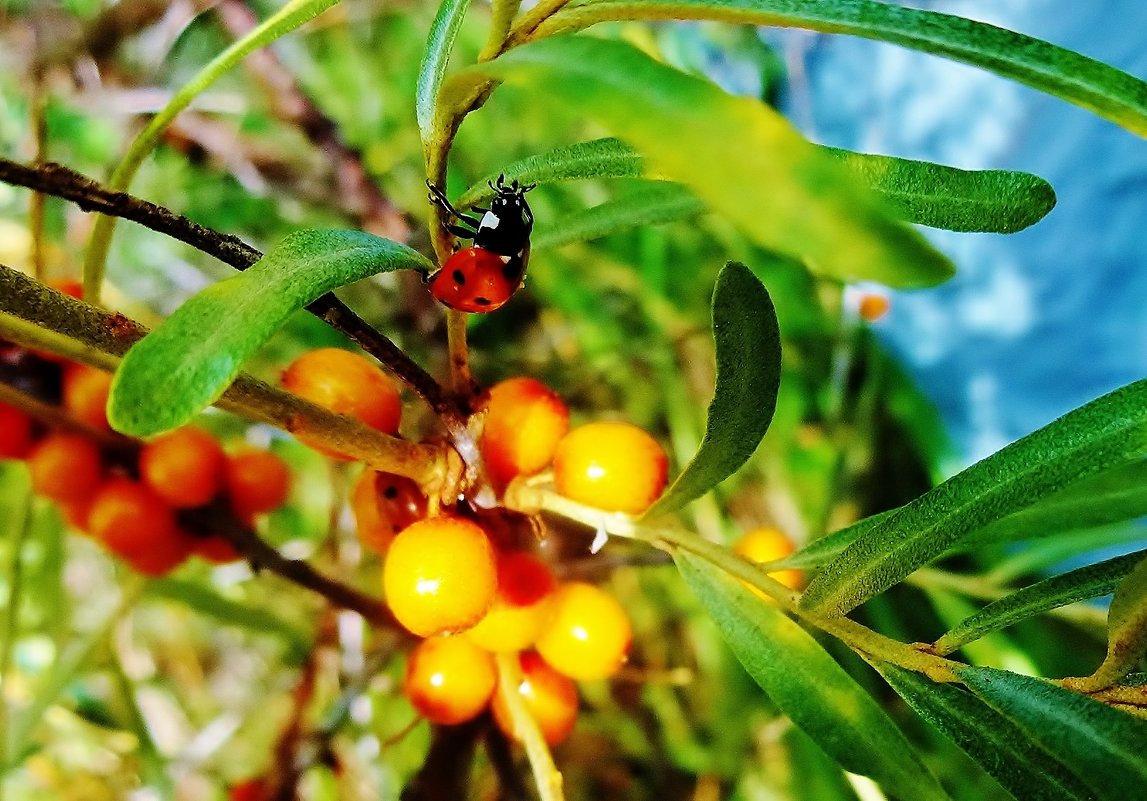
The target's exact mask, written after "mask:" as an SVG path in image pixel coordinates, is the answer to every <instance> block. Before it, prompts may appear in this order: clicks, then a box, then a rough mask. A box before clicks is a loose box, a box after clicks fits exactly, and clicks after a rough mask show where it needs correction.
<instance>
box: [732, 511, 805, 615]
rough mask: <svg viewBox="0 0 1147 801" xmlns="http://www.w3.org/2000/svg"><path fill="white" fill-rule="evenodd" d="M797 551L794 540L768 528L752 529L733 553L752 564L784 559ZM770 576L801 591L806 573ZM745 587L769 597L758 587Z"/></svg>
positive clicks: (797, 571)
mask: <svg viewBox="0 0 1147 801" xmlns="http://www.w3.org/2000/svg"><path fill="white" fill-rule="evenodd" d="M795 550H796V548H795V547H794V546H793V543H792V540H790V539H789V538H788V537H786V536H785V535H784V533H783V532H782V531H781V530H780V529H776V528H771V527H767V526H766V527H763V528H755V529H752V530H751V531H749V532H747V533H746V534H745V536H743V537H741V539H739V540H737V543H736V544H735V545H734V546H733V553H735V554H738V555H740V556H743V557H745V558H746V559H748V560H749V561H750V562H772V561H774V560H776V559H783V558H784V557H786V556H788V555H789V554H791V553H792V552H793V551H795ZM768 575H769V576H770V577H771V578H774V579H776V580H777V581H779V582H780V583H781V584H784V585H785V586H786V587H788V588H789V589H790V590H795V589H799V588H800V586H801V584H802V583H803V582H804V572H803V571H800V570H776V571H773V572H771V573H769V574H768ZM745 586H746V587H748V588H749V589H751V590H752V591H753V592H755V593H756V594H757V595H759V596H761V597H762V598H767V597H768V596H766V595H765V594H764V593H763V592H761V591H760V590H758V589H757V588H756V587H753V586H751V585H749V584H745Z"/></svg>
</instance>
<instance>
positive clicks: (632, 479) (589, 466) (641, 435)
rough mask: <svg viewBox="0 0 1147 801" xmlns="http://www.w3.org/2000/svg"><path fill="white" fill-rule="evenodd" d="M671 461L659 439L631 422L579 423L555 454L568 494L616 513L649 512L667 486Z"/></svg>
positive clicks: (557, 477) (557, 480)
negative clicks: (581, 424) (666, 456)
mask: <svg viewBox="0 0 1147 801" xmlns="http://www.w3.org/2000/svg"><path fill="white" fill-rule="evenodd" d="M667 475H668V463H667V460H666V458H665V451H664V450H662V448H661V445H659V444H658V442H657V440H655V439H654V438H653V437H651V436H649V434H647V433H645V432H644V431H642V430H641V429H640V428H638V427H637V426H634V425H630V424H629V423H620V422H609V421H605V422H597V423H589V424H587V425H584V426H580V427H578V428H575V429H574V430H573V431H571V432H570V433H568V434H566V436H565V437H564V438H563V439H562V441H561V442H560V443H559V444H558V449H557V453H556V454H554V484H555V485H556V487H557V490H558V492H559V493H561V494H562V495H564V496H566V497H567V498H570V499H571V500H575V501H578V502H580V503H585V504H589V505H590V506H596V507H597V508H599V509H605V510H607V511H611V512H628V513H630V514H640V513H641V512H644V511H645V510H646V509H647V508H648V507H649V505H650V504H651V503H653V501H654V500H656V499H657V496H659V495H660V494H661V491H662V490H663V489H665V482H666V479H667Z"/></svg>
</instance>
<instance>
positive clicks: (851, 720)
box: [674, 553, 947, 801]
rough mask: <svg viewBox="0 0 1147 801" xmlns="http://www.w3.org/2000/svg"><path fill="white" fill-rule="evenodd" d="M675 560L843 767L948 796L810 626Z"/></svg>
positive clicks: (903, 792)
mask: <svg viewBox="0 0 1147 801" xmlns="http://www.w3.org/2000/svg"><path fill="white" fill-rule="evenodd" d="M674 559H675V560H676V562H677V567H678V569H679V570H680V571H681V574H682V575H683V576H684V577H685V580H686V582H687V583H688V584H689V586H690V588H691V589H692V590H693V593H694V594H695V595H696V596H697V598H698V599H699V600H700V601H701V604H702V605H703V606H704V607H705V609H706V611H707V612H708V613H709V616H710V617H711V618H713V621H714V622H715V623H716V624H717V627H718V628H719V629H720V630H721V634H722V635H723V636H724V637H725V640H726V641H727V642H728V643H729V646H730V647H731V648H732V650H733V653H734V654H736V656H737V658H738V659H739V660H740V661H741V664H742V665H744V666H745V670H747V671H748V672H749V675H750V676H752V677H753V680H754V681H756V682H757V684H759V685H760V686H761V688H762V689H763V690H764V691H765V692H766V693H768V695H769V698H770V699H772V701H773V703H775V704H776V705H777V706H778V707H779V708H780V710H781V711H782V712H784V713H785V714H786V715H788V716H789V717H790V718H791V719H792V721H793V723H795V724H796V725H798V726H800V727H801V728H802V729H803V730H804V731H805V733H806V734H808V735H809V736H810V737H811V738H812V739H813V740H814V741H815V742H816V744H817V745H819V746H820V747H821V748H822V749H824V750H825V752H827V753H828V755H829V756H831V757H833V758H834V759H835V760H836V761H837V762H839V763H840V765H841V767H843V768H844V769H845V770H848V771H851V772H853V773H860V774H863V775H865V776H870V777H871V778H872V779H873V780H875V781H877V782H879V783H880V784H881V785H882V787H883V788H884V789H885V790H886V791H887V792H889V793H891V794H892V795H894V796H896V797H897V798H901V799H905V801H908V800H911V801H916V800H917V799H920V800H921V801H923V800H925V799H946V798H947V796H946V795H945V794H944V791H943V790H942V789H941V788H940V785H939V784H938V783H937V781H936V779H935V778H934V777H933V776H932V774H931V773H929V772H928V769H927V768H925V767H924V765H923V763H922V762H921V761H920V759H919V758H918V757H917V756H916V753H915V751H913V749H912V746H911V745H909V743H908V741H907V739H905V737H904V735H903V734H902V733H901V731H900V730H899V729H898V728H896V725H895V724H894V723H893V722H892V721H891V720H890V719H889V718H888V716H887V715H886V714H885V713H884V710H883V709H881V708H880V705H879V704H877V703H876V701H874V700H873V699H872V697H871V696H869V695H868V693H866V692H865V691H864V690H863V689H862V688H861V687H860V685H858V684H857V683H856V682H855V681H854V680H853V679H852V677H851V676H849V675H848V673H846V672H845V671H844V669H843V668H842V667H841V666H840V665H838V664H837V663H836V662H835V661H834V660H833V658H832V657H831V656H829V654H828V652H827V651H825V650H824V648H822V647H821V646H820V645H819V644H818V643H817V641H816V640H814V639H813V638H812V636H811V635H810V634H809V633H808V632H806V631H805V630H804V629H802V628H801V627H800V626H799V625H797V623H795V622H794V621H793V620H791V619H789V617H788V616H787V615H785V614H784V612H782V611H781V610H780V609H778V608H777V607H776V606H774V605H773V604H770V603H767V602H764V601H762V600H761V599H760V598H758V597H757V596H756V595H754V594H753V593H752V592H750V591H749V590H748V589H747V588H746V587H745V586H744V585H743V584H741V583H740V582H739V581H736V580H735V579H732V578H730V577H729V576H728V575H726V574H724V573H722V572H720V571H717V570H716V569H714V568H713V567H711V566H709V565H708V564H707V563H705V562H703V561H701V560H700V559H698V558H697V557H694V556H692V555H689V554H686V553H677V554H675V555H674Z"/></svg>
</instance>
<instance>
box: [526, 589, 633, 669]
mask: <svg viewBox="0 0 1147 801" xmlns="http://www.w3.org/2000/svg"><path fill="white" fill-rule="evenodd" d="M551 603H552V604H553V610H552V612H551V617H550V620H549V623H548V624H547V627H546V630H545V631H544V632H542V636H541V637H539V638H538V641H537V642H536V643H535V644H534V647H535V648H537V650H538V653H540V654H541V655H542V658H543V659H545V660H546V662H548V663H549V664H550V666H551V667H552V668H553V669H554V670H556V671H558V672H559V673H563V674H565V675H566V676H569V677H570V678H571V679H579V680H586V681H588V680H592V679H604V678H606V677H608V676H611V675H613V674H614V673H616V672H617V670H618V668H620V667H621V666H622V664H624V662H625V657H626V653H627V652H628V651H629V643H630V641H631V640H632V638H633V629H632V627H631V626H630V623H629V616H628V615H627V614H626V613H625V609H624V608H622V606H621V604H620V603H618V602H617V599H616V598H614V597H613V596H612V595H610V594H609V593H607V592H606V591H605V590H602V589H600V588H598V587H595V586H593V585H592V584H585V583H583V582H580V581H571V582H569V583H568V584H563V585H562V586H560V587H558V590H557V592H556V593H555V594H554V598H553V601H552V602H551Z"/></svg>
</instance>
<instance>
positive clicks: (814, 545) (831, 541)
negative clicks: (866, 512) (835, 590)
mask: <svg viewBox="0 0 1147 801" xmlns="http://www.w3.org/2000/svg"><path fill="white" fill-rule="evenodd" d="M899 511H900V510H899V509H891V510H889V511H887V512H880V513H879V514H875V515H872V516H871V517H866V518H864V519H863V520H857V521H856V522H855V523H853V524H852V525H851V526H848V527H847V528H842V529H840V530H839V531H834V532H832V533H831V534H826V535H825V536H823V537H821V538H820V539H818V540H813V541H812V542H810V543H809V544H808V545H806V546H804V547H803V548H801V549H800V550H799V551H797V552H796V553H794V554H792V555H791V556H786V557H785V558H784V559H777V560H776V561H774V562H770V563H768V564H767V565H766V566H765V567H766V568H767V569H769V570H772V569H773V568H775V567H788V568H800V569H802V570H803V569H807V568H810V567H820V566H821V565H823V564H824V563H825V562H830V561H832V560H833V559H835V558H836V557H837V556H839V555H840V554H841V553H843V552H844V549H845V548H847V547H848V546H849V545H851V544H852V543H853V542H855V541H856V539H857V538H858V537H860V536H861V535H862V534H864V532H866V531H868V530H870V529H872V528H875V527H876V526H877V524H879V523H880V522H881V521H882V520H885V519H886V518H888V517H890V516H892V515H894V514H896V513H897V512H899Z"/></svg>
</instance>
